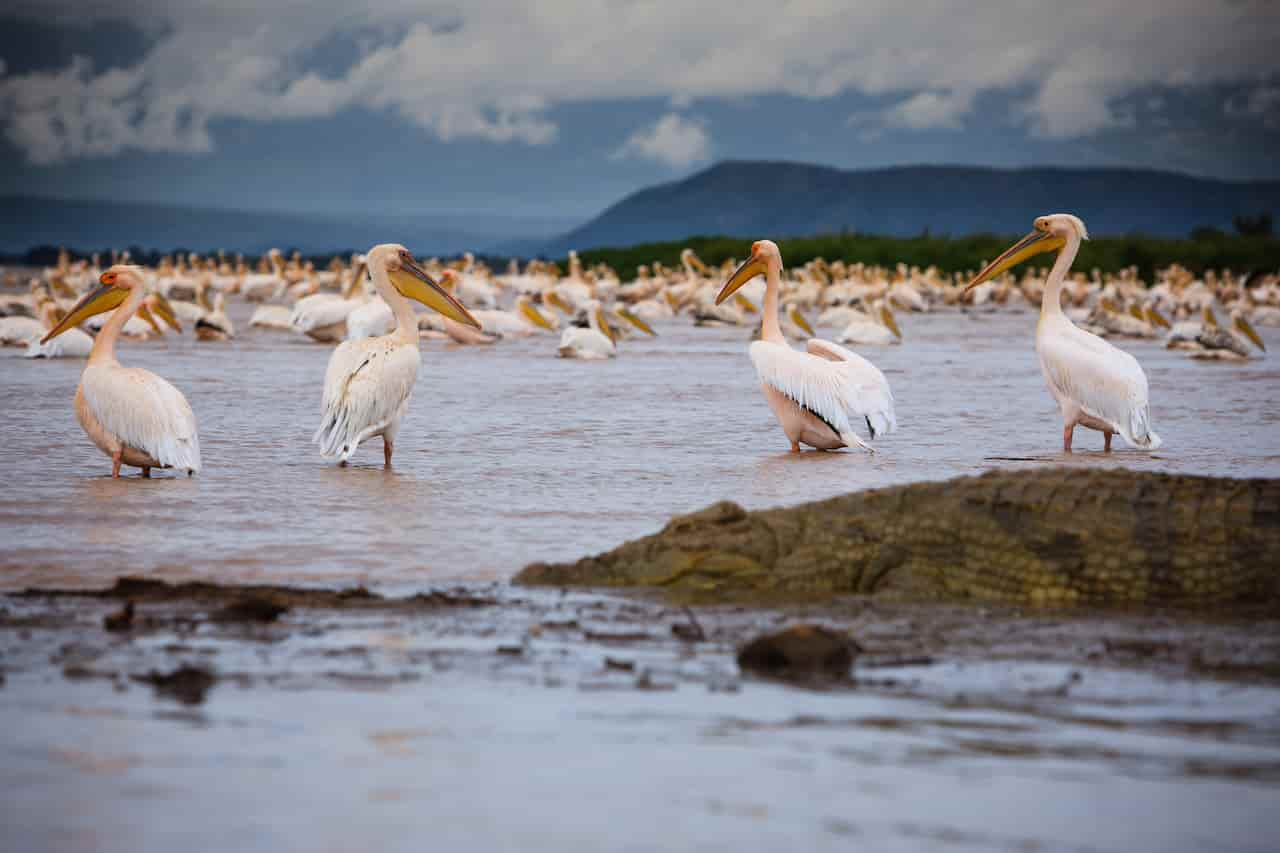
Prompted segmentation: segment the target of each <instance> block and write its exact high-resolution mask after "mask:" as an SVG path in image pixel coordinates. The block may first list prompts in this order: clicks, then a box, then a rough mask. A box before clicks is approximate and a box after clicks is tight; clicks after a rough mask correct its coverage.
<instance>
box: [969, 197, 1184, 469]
mask: <svg viewBox="0 0 1280 853" xmlns="http://www.w3.org/2000/svg"><path fill="white" fill-rule="evenodd" d="M1088 238H1089V234H1088V232H1087V231H1086V230H1085V227H1084V223H1083V222H1081V221H1080V219H1079V217H1076V216H1072V215H1071V214H1069V213H1055V214H1053V215H1051V216H1041V217H1040V218H1039V219H1037V220H1036V221H1035V230H1033V231H1032V232H1031V233H1030V234H1028V235H1027V236H1026V237H1023V238H1022V239H1021V240H1019V241H1018V242H1017V243H1015V244H1014V245H1013V246H1011V247H1010V248H1009V249H1008V250H1007V251H1006V252H1005V253H1004V254H1003V255H1001V256H1000V257H998V258H996V259H995V260H994V261H992V262H991V263H989V264H987V266H986V268H985V269H983V270H982V272H980V273H978V275H977V277H976V278H974V280H973V281H971V282H970V283H969V286H968V287H967V288H966V289H965V290H966V292H967V291H969V290H971V289H972V288H974V287H976V286H978V285H979V284H981V283H982V282H984V281H987V280H988V279H991V278H994V277H996V276H998V275H1000V274H1001V273H1002V272H1004V271H1005V270H1007V269H1009V268H1010V267H1013V266H1015V265H1017V264H1020V263H1022V262H1023V261H1025V260H1027V259H1028V258H1031V257H1034V256H1035V255H1039V254H1041V253H1043V252H1053V251H1057V252H1058V257H1057V260H1056V261H1054V264H1053V270H1052V272H1050V273H1049V279H1048V281H1046V282H1045V285H1044V295H1043V296H1042V297H1041V300H1040V323H1039V324H1038V325H1037V326H1036V353H1037V354H1038V355H1039V356H1040V368H1041V370H1042V371H1043V372H1044V378H1045V381H1046V382H1047V383H1048V384H1049V391H1050V393H1052V394H1053V397H1054V399H1055V400H1057V401H1058V407H1059V408H1060V409H1061V410H1062V449H1063V450H1065V451H1066V452H1067V453H1070V452H1071V437H1072V433H1073V432H1074V430H1075V428H1076V427H1077V426H1082V427H1086V428H1088V429H1094V430H1098V431H1100V432H1101V433H1102V434H1103V436H1104V442H1105V444H1104V447H1105V449H1106V450H1107V451H1108V452H1110V450H1111V436H1112V435H1114V434H1115V433H1120V435H1121V436H1123V437H1124V440H1125V441H1126V442H1128V443H1129V444H1131V445H1133V446H1134V447H1138V448H1141V449H1143V450H1155V449H1156V448H1158V447H1159V446H1160V445H1161V441H1160V436H1158V435H1156V433H1155V431H1154V430H1152V429H1151V412H1150V407H1149V405H1148V402H1147V375H1146V374H1145V373H1143V372H1142V367H1141V365H1139V364H1138V360H1137V359H1136V358H1134V357H1133V356H1131V355H1129V353H1127V352H1125V351H1124V350H1121V349H1117V348H1116V347H1114V346H1112V345H1111V344H1109V343H1107V342H1106V341H1104V340H1103V339H1102V338H1100V337H1098V336H1097V335H1092V334H1090V333H1088V332H1086V331H1084V330H1083V329H1080V328H1078V327H1077V326H1076V325H1075V324H1074V323H1072V322H1071V320H1070V319H1068V318H1067V316H1066V315H1065V314H1063V313H1062V299H1061V296H1062V283H1063V281H1064V280H1065V279H1066V276H1067V271H1068V270H1070V269H1071V264H1072V262H1073V261H1074V260H1075V257H1076V253H1077V252H1078V251H1079V250H1080V243H1081V241H1083V240H1087V239H1088Z"/></svg>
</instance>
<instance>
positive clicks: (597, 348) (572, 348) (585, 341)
mask: <svg viewBox="0 0 1280 853" xmlns="http://www.w3.org/2000/svg"><path fill="white" fill-rule="evenodd" d="M616 339H617V335H616V334H615V333H614V331H613V327H612V326H610V325H609V320H608V318H606V317H605V314H604V307H603V306H601V305H600V303H599V301H597V300H594V299H592V300H589V301H588V302H587V304H586V305H585V306H583V311H582V313H581V314H580V315H579V318H578V319H576V320H575V321H574V325H572V326H570V327H569V328H567V329H565V330H564V334H562V335H561V336H560V347H559V349H558V350H557V351H556V352H557V353H558V354H559V356H560V357H561V358H582V359H588V360H592V359H604V358H613V357H614V356H616V355H617V354H618V347H617V345H616V344H615V341H616Z"/></svg>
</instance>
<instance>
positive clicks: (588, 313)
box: [574, 299, 618, 344]
mask: <svg viewBox="0 0 1280 853" xmlns="http://www.w3.org/2000/svg"><path fill="white" fill-rule="evenodd" d="M574 325H576V326H578V327H580V328H581V327H586V328H588V329H595V330H596V331H597V332H599V333H600V334H602V335H604V336H605V337H606V338H608V339H609V340H611V341H613V342H614V343H615V344H616V343H617V342H618V333H617V332H615V331H614V329H613V326H611V325H609V317H608V315H607V314H605V310H604V306H603V305H601V304H600V300H598V299H592V300H590V301H589V302H587V304H586V305H584V306H583V308H582V310H581V311H580V312H579V313H578V315H577V317H575V318H574Z"/></svg>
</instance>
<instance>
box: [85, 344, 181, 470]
mask: <svg viewBox="0 0 1280 853" xmlns="http://www.w3.org/2000/svg"><path fill="white" fill-rule="evenodd" d="M80 390H81V392H82V394H83V395H84V401H85V403H86V404H87V405H88V407H89V409H90V410H91V411H92V412H93V415H94V417H95V418H97V419H98V422H99V423H100V424H102V426H103V428H105V429H106V430H107V432H109V433H111V434H112V435H114V436H115V437H116V438H118V439H119V440H120V442H121V443H122V444H125V445H127V446H129V447H132V448H135V449H137V450H141V451H143V452H145V453H146V454H147V455H149V456H150V457H151V458H153V459H155V460H156V461H157V462H159V463H160V464H161V465H163V466H165V467H166V468H178V469H182V470H186V471H199V470H200V438H199V436H198V435H197V433H196V416H195V414H194V413H193V412H192V411H191V406H189V405H188V404H187V399H186V398H185V397H183V396H182V392H181V391H179V390H178V389H177V388H174V387H173V386H172V385H170V384H169V383H168V382H166V381H165V380H163V379H161V378H160V377H159V376H156V375H155V374H154V373H152V372H151V371H149V370H143V369H142V368H140V367H118V366H106V365H104V366H98V367H88V368H86V369H85V371H84V376H83V377H82V378H81V380H80Z"/></svg>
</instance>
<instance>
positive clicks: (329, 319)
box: [289, 293, 361, 332]
mask: <svg viewBox="0 0 1280 853" xmlns="http://www.w3.org/2000/svg"><path fill="white" fill-rule="evenodd" d="M360 304H361V303H360V302H358V301H356V300H354V299H343V298H342V297H340V296H335V295H334V294H332V293H315V294H312V295H311V296H304V297H302V298H301V299H299V300H298V301H297V302H296V303H294V306H293V313H292V314H291V315H290V317H289V322H290V324H291V325H292V326H293V327H294V328H295V329H297V330H298V331H300V332H309V331H311V330H312V329H320V328H323V327H325V326H332V325H333V324H334V323H341V322H342V321H343V320H345V319H347V315H348V314H350V313H351V312H352V311H354V310H355V309H357V308H359V307H360Z"/></svg>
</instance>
